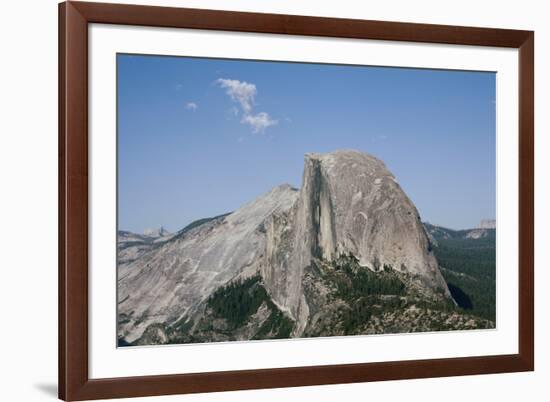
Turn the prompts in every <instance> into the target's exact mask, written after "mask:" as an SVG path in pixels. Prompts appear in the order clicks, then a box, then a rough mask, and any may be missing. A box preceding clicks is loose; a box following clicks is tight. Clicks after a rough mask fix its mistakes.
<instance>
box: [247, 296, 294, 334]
mask: <svg viewBox="0 0 550 402" xmlns="http://www.w3.org/2000/svg"><path fill="white" fill-rule="evenodd" d="M268 304H269V306H270V307H271V311H272V312H271V315H270V316H269V318H268V319H267V320H266V322H264V323H263V325H262V326H261V328H260V330H259V331H258V332H257V333H256V335H254V338H253V339H266V338H272V339H285V338H290V333H291V332H292V328H293V327H294V323H293V321H292V320H291V319H290V318H288V317H287V316H286V315H284V314H283V313H282V312H281V311H280V310H279V309H276V307H275V305H274V304H273V303H272V302H269V303H268ZM273 308H275V309H276V310H274V309H273Z"/></svg>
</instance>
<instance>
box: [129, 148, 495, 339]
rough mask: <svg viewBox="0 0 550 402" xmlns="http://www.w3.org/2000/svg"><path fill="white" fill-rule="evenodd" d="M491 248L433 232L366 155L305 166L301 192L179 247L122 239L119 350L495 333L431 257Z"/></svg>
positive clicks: (340, 155)
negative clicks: (448, 246)
mask: <svg viewBox="0 0 550 402" xmlns="http://www.w3.org/2000/svg"><path fill="white" fill-rule="evenodd" d="M491 231H492V232H491ZM491 236H493V238H494V230H493V229H485V228H480V229H472V230H469V231H453V230H450V229H445V228H442V227H439V226H435V225H431V224H428V223H425V224H423V223H422V222H421V220H420V216H419V214H418V211H417V210H416V208H415V206H414V205H413V203H412V202H411V200H410V199H409V198H408V197H407V196H406V195H405V193H404V192H403V190H402V189H401V187H400V186H399V184H398V183H397V181H396V179H395V177H394V176H393V175H392V174H391V173H390V172H389V171H388V170H387V168H386V167H385V165H384V163H383V162H382V161H380V160H378V159H376V158H374V157H372V156H370V155H368V154H365V153H361V152H357V151H351V150H350V151H336V152H333V153H329V154H307V155H306V156H305V165H304V175H303V183H302V187H301V189H299V190H298V189H295V188H293V187H292V186H289V185H281V186H278V187H276V188H274V189H273V190H272V191H270V192H269V193H267V194H264V195H262V196H260V197H259V198H257V199H255V200H253V201H251V202H250V203H248V204H246V205H244V206H242V207H241V208H239V209H238V210H236V211H234V212H232V213H229V214H226V215H220V216H216V217H212V218H206V219H201V220H199V221H196V222H193V223H192V224H190V225H188V226H187V227H185V228H183V229H182V230H180V231H178V232H176V233H174V234H170V233H167V232H166V231H164V230H158V231H150V232H147V234H143V235H137V234H133V233H130V232H123V231H121V232H119V240H118V297H119V299H118V336H119V342H120V345H124V346H125V345H151V344H164V343H189V342H211V341H228V340H249V339H269V338H288V337H310V336H331V335H354V334H355V335H357V334H375V333H396V332H417V331H432V330H451V329H475V328H490V327H494V322H493V321H492V320H491V319H490V318H491V316H487V315H486V316H484V317H481V316H475V315H471V314H469V313H468V312H467V311H466V310H464V309H463V308H461V307H457V304H456V303H457V302H458V301H457V300H456V297H457V296H455V295H458V293H457V291H456V289H455V288H454V287H453V288H450V286H449V285H448V283H447V281H446V279H445V277H444V276H445V275H443V274H442V272H441V270H440V265H439V263H438V260H437V258H436V254H435V253H434V248H437V247H439V246H438V245H439V243H440V242H441V241H444V240H446V239H455V238H466V239H470V240H476V239H482V238H490V237H491ZM459 304H460V303H459Z"/></svg>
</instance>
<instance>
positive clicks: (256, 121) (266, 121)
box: [241, 112, 278, 133]
mask: <svg viewBox="0 0 550 402" xmlns="http://www.w3.org/2000/svg"><path fill="white" fill-rule="evenodd" d="M241 123H244V124H248V125H250V127H252V131H253V132H254V133H263V132H264V130H265V129H266V128H268V127H270V126H275V125H276V124H277V123H278V121H277V120H273V119H272V118H271V117H269V115H268V114H267V113H266V112H260V113H258V114H255V115H252V114H247V115H245V116H243V118H242V119H241Z"/></svg>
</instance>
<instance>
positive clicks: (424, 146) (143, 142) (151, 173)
mask: <svg viewBox="0 0 550 402" xmlns="http://www.w3.org/2000/svg"><path fill="white" fill-rule="evenodd" d="M117 68H118V175H119V176H118V196H119V197H118V202H119V208H118V223H119V228H120V229H125V230H131V231H135V232H142V231H143V230H144V229H146V228H155V227H159V226H161V225H162V226H164V227H165V228H167V229H168V230H170V231H176V230H179V229H181V228H183V227H184V226H185V225H187V224H188V223H190V222H192V221H193V220H195V219H200V218H204V217H209V216H214V215H218V214H222V213H225V212H229V211H232V210H235V209H237V208H238V207H239V206H241V205H243V204H244V203H246V202H248V201H250V200H252V199H254V198H256V197H258V196H259V195H261V194H263V193H265V192H267V191H269V190H270V189H271V188H273V187H274V186H277V185H279V184H282V183H290V184H292V185H294V186H295V187H300V185H301V178H302V171H303V158H304V154H305V153H307V152H330V151H333V150H336V149H342V148H352V149H357V150H360V151H364V152H368V153H370V154H372V155H375V156H377V157H378V158H380V159H382V160H383V161H384V162H385V163H386V166H387V167H388V168H389V169H390V170H391V171H392V173H393V174H394V175H395V176H396V177H397V179H398V181H399V183H400V184H401V186H402V188H403V189H404V190H405V192H406V193H407V195H408V196H409V197H410V198H411V199H412V201H413V202H414V203H415V205H416V207H417V208H418V210H419V212H420V215H421V217H422V219H423V220H424V221H429V222H432V223H436V224H439V225H442V226H447V227H450V228H456V229H460V228H470V227H475V226H476V225H477V224H478V223H479V221H480V220H481V219H483V218H490V219H492V218H495V209H496V201H495V191H496V185H495V181H496V177H495V174H496V173H495V168H496V167H495V160H496V155H495V146H496V128H495V124H496V121H495V93H496V89H495V85H496V81H495V80H496V75H495V74H494V73H488V72H463V71H441V70H420V69H403V68H387V67H366V66H338V65H324V64H303V63H276V62H257V61H239V60H221V59H203V58H185V57H165V56H138V55H118V63H117Z"/></svg>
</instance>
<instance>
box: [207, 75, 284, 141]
mask: <svg viewBox="0 0 550 402" xmlns="http://www.w3.org/2000/svg"><path fill="white" fill-rule="evenodd" d="M216 83H217V84H218V85H219V86H220V87H221V88H223V89H225V93H226V94H227V95H228V96H229V97H230V98H231V100H233V101H234V102H236V103H237V104H238V105H239V106H240V108H241V110H242V118H241V123H242V124H248V125H249V126H250V127H251V128H252V132H254V133H263V132H264V131H265V129H266V128H268V127H271V126H274V125H276V124H277V123H278V121H277V120H275V119H272V118H271V117H270V116H269V114H268V113H267V112H259V113H253V111H252V109H253V108H254V105H255V101H256V94H257V93H258V91H257V89H256V85H255V84H252V83H250V82H246V81H239V80H233V79H228V78H218V79H217V80H216ZM232 111H233V114H234V115H235V116H237V115H238V114H239V110H238V109H237V108H235V107H233V109H232Z"/></svg>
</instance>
